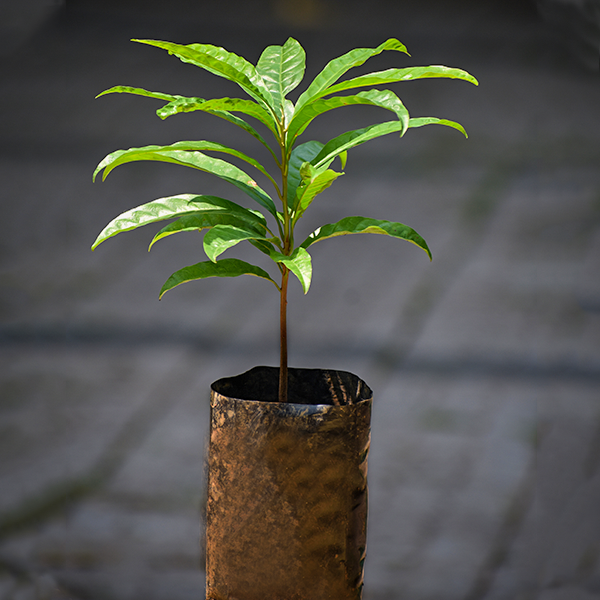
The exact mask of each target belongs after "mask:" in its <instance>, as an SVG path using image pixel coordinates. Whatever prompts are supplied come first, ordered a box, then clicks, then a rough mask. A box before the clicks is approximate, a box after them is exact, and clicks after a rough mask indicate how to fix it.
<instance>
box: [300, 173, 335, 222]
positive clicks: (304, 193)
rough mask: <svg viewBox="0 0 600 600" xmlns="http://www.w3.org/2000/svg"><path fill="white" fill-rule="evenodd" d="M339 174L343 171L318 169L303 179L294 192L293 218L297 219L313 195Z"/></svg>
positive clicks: (308, 204)
mask: <svg viewBox="0 0 600 600" xmlns="http://www.w3.org/2000/svg"><path fill="white" fill-rule="evenodd" d="M308 164H310V163H308ZM340 175H343V173H338V172H336V171H332V170H331V169H326V170H324V171H318V172H316V173H314V174H313V175H312V176H311V177H310V179H307V180H304V181H303V182H302V184H301V185H300V186H299V187H298V191H297V192H296V201H295V203H294V211H295V213H296V214H295V217H294V219H295V220H298V219H299V218H300V217H301V216H302V214H303V213H304V211H305V210H306V209H307V208H308V207H309V206H310V204H311V203H312V201H313V200H314V199H315V197H316V196H318V195H319V194H320V193H321V192H324V191H325V190H326V189H327V188H328V187H329V186H330V185H331V184H332V183H333V182H334V181H335V180H336V179H337V178H338V177H339V176H340Z"/></svg>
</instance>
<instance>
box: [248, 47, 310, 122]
mask: <svg viewBox="0 0 600 600" xmlns="http://www.w3.org/2000/svg"><path fill="white" fill-rule="evenodd" d="M305 65H306V53H305V52H304V48H302V46H301V45H300V44H299V43H298V42H297V41H296V40H295V39H293V38H288V40H287V41H286V43H285V44H284V45H283V46H268V47H267V48H265V49H264V51H263V53H262V54H261V55H260V58H259V59H258V63H257V64H256V71H257V72H258V74H259V75H260V76H261V77H262V79H263V81H264V82H265V85H266V86H267V88H268V89H269V91H270V92H271V96H272V98H273V106H274V107H275V110H276V113H277V116H278V117H279V118H281V117H282V116H283V112H284V110H283V104H284V99H285V96H286V95H287V94H288V93H289V92H291V91H292V90H293V89H295V88H296V87H297V86H298V84H299V83H300V82H301V81H302V78H303V77H304V69H305Z"/></svg>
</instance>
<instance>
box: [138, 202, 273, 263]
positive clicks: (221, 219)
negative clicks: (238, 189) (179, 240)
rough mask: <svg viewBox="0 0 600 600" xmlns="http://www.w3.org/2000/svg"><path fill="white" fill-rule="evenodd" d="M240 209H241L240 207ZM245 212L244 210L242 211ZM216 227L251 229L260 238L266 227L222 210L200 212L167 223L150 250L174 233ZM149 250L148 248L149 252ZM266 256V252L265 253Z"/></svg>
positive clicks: (156, 236) (242, 216)
mask: <svg viewBox="0 0 600 600" xmlns="http://www.w3.org/2000/svg"><path fill="white" fill-rule="evenodd" d="M240 208H241V207H240ZM243 210H246V209H243ZM216 225H233V226H235V227H251V228H255V229H256V230H257V233H258V235H260V236H262V235H264V233H265V232H266V231H268V230H267V228H266V226H264V225H262V223H261V224H259V223H257V222H256V221H252V220H251V219H247V218H245V215H244V214H243V213H242V214H239V213H234V212H225V211H223V210H206V211H200V212H194V213H191V214H186V215H184V216H183V217H180V218H179V219H177V220H176V221H174V222H173V223H169V224H168V225H166V226H165V227H163V228H162V229H161V230H160V231H159V232H158V233H157V234H156V235H155V236H154V238H153V239H152V242H151V243H150V248H152V246H154V244H155V243H156V242H158V241H159V240H162V239H163V238H165V237H167V236H170V235H173V234H175V233H182V232H187V231H201V230H203V229H208V228H210V227H215V226H216ZM150 248H148V249H149V250H150ZM267 254H268V252H267Z"/></svg>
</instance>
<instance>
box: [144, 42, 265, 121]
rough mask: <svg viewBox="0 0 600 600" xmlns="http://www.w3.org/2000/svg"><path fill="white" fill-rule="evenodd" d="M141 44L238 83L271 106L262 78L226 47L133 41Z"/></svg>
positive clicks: (259, 100)
mask: <svg viewBox="0 0 600 600" xmlns="http://www.w3.org/2000/svg"><path fill="white" fill-rule="evenodd" d="M132 41H133V42H139V43H140V44H148V45H149V46H156V47H157V48H162V49H163V50H167V51H168V52H169V54H173V55H175V56H177V58H179V60H181V61H182V62H185V63H189V64H192V65H195V66H197V67H200V68H203V69H206V70H207V71H209V72H210V73H213V74H214V75H218V76H220V77H224V78H225V79H228V80H229V81H233V82H234V83H237V84H238V85H239V86H240V87H241V88H242V89H243V90H244V91H245V92H246V93H247V94H248V95H250V96H251V97H252V98H254V99H255V100H257V101H258V102H259V103H261V104H263V105H265V106H266V107H267V108H271V109H272V106H273V98H272V96H271V92H270V91H269V89H268V88H267V86H266V85H265V82H264V81H263V79H262V77H261V76H260V75H259V74H258V73H257V72H256V69H255V68H254V65H252V63H250V62H248V61H247V60H246V59H245V58H243V57H241V56H238V55H237V54H234V53H233V52H228V51H227V50H225V48H220V47H217V46H212V45H210V44H189V45H187V46H183V45H181V44H174V43H172V42H161V41H158V40H138V39H135V40H132Z"/></svg>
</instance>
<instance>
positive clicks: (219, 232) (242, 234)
mask: <svg viewBox="0 0 600 600" xmlns="http://www.w3.org/2000/svg"><path fill="white" fill-rule="evenodd" d="M244 240H260V241H262V242H274V241H278V240H275V239H274V238H267V237H265V236H264V235H263V234H262V233H261V232H258V231H256V230H255V229H254V228H250V227H244V225H243V224H239V225H216V226H215V227H213V228H212V229H210V231H207V232H206V234H205V236H204V252H206V256H208V258H209V259H210V260H211V261H212V262H216V261H217V257H218V256H220V255H221V254H223V252H225V250H227V249H228V248H231V247H233V246H235V245H236V244H239V243H240V242H242V241H244Z"/></svg>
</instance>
